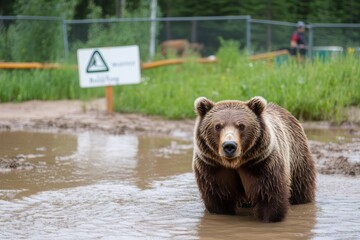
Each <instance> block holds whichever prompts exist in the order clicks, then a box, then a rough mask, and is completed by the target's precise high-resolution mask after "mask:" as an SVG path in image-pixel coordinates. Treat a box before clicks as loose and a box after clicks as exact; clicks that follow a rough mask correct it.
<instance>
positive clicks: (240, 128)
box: [237, 123, 245, 131]
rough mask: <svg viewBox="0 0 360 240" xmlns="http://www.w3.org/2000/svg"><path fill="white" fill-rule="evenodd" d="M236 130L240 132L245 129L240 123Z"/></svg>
mask: <svg viewBox="0 0 360 240" xmlns="http://www.w3.org/2000/svg"><path fill="white" fill-rule="evenodd" d="M237 126H238V129H239V130H240V131H242V130H244V129H245V125H244V124H242V123H238V125H237Z"/></svg>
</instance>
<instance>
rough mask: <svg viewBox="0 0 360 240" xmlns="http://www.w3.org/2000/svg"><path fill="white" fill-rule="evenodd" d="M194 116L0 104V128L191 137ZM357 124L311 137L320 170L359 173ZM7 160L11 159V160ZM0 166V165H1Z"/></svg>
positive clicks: (92, 104) (88, 105)
mask: <svg viewBox="0 0 360 240" xmlns="http://www.w3.org/2000/svg"><path fill="white" fill-rule="evenodd" d="M303 125H304V127H305V128H312V129H314V128H319V129H330V128H334V126H333V125H332V124H330V123H328V122H321V123H316V122H315V123H314V122H311V123H304V124H303ZM193 126H194V120H177V121H173V120H164V119H162V118H160V117H149V116H145V115H142V114H120V113H113V114H108V113H106V112H105V100H104V99H98V100H94V101H89V102H85V103H84V102H82V101H69V100H63V101H29V102H24V103H2V104H0V130H2V131H7V130H50V131H65V132H66V131H74V130H75V131H101V132H106V133H111V134H127V133H132V134H133V133H135V134H139V135H142V134H157V135H167V136H169V135H170V136H176V137H181V138H185V139H188V140H191V139H192V133H193ZM359 126H360V125H359V124H358V123H356V124H344V125H343V126H342V128H344V129H347V131H349V132H350V134H352V135H353V136H354V138H353V139H352V140H351V141H350V142H346V143H340V144H336V143H321V142H314V141H310V146H311V151H312V152H313V155H314V158H315V159H316V161H317V166H318V171H319V172H320V173H323V174H344V175H351V176H356V175H360V127H359ZM9 161H12V162H11V164H10V163H9ZM13 161H14V159H11V160H6V159H0V165H2V166H10V167H11V166H15V167H16V166H18V164H14V162H13ZM0 167H1V166H0Z"/></svg>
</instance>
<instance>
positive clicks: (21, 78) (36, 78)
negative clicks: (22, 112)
mask: <svg viewBox="0 0 360 240" xmlns="http://www.w3.org/2000/svg"><path fill="white" fill-rule="evenodd" d="M102 96H104V90H103V89H101V88H94V89H81V88H80V86H79V80H78V73H77V71H76V70H73V69H57V70H49V69H46V70H0V102H20V101H27V100H32V99H38V100H56V99H83V100H86V99H90V98H96V97H102Z"/></svg>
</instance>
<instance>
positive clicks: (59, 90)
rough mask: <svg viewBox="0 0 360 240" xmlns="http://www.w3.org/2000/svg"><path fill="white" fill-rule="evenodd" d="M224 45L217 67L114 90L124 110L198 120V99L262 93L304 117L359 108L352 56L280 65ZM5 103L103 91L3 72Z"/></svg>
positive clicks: (64, 78)
mask: <svg viewBox="0 0 360 240" xmlns="http://www.w3.org/2000/svg"><path fill="white" fill-rule="evenodd" d="M237 47H238V46H237V44H236V43H234V42H226V43H225V44H224V46H223V47H222V48H221V49H220V51H219V52H218V54H217V58H218V60H219V62H218V63H217V64H198V63H196V62H194V61H190V62H188V63H186V64H183V65H176V66H167V67H162V68H154V69H150V70H143V71H142V77H143V81H142V83H141V84H138V85H128V86H115V87H114V98H115V102H114V107H115V111H118V112H141V113H145V114H150V115H160V116H163V117H166V118H172V119H175V118H192V117H194V116H195V114H194V110H193V102H194V100H195V99H196V98H197V97H199V96H206V97H207V98H209V99H212V100H214V101H219V100H223V99H239V100H248V99H250V98H251V97H253V96H256V95H260V96H263V97H265V98H266V99H267V100H268V101H269V102H274V103H277V104H278V105H280V106H283V107H285V108H286V109H288V110H289V111H290V112H292V113H293V114H294V115H295V116H296V117H298V118H300V119H302V120H333V121H337V122H340V121H343V120H346V114H345V113H344V110H345V109H346V108H347V107H349V106H352V105H355V106H360V59H359V57H357V58H356V57H354V56H348V57H340V58H334V59H331V60H329V61H327V62H325V63H324V62H322V61H320V60H314V61H313V62H311V63H310V62H306V63H302V64H297V63H295V62H293V61H287V62H286V63H283V64H281V66H274V65H271V64H269V63H266V62H250V61H248V60H247V57H246V56H244V55H241V54H239V53H238V51H237ZM0 89H1V91H0V101H2V102H4V101H24V100H29V99H43V100H47V99H89V98H96V97H101V96H104V88H96V89H80V87H79V83H78V74H77V71H74V70H42V71H40V70H36V71H0Z"/></svg>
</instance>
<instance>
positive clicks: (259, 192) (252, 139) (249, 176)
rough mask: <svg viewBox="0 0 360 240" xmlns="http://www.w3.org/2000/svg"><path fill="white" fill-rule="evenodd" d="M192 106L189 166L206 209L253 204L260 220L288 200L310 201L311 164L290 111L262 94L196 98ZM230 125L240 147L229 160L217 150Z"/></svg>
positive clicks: (279, 213) (278, 215) (276, 217)
mask: <svg viewBox="0 0 360 240" xmlns="http://www.w3.org/2000/svg"><path fill="white" fill-rule="evenodd" d="M195 110H196V112H197V114H198V117H197V120H196V126H195V134H194V137H195V139H194V144H195V146H194V156H193V169H194V172H195V176H196V180H197V185H198V187H199V191H200V194H201V197H202V199H203V201H204V204H205V207H206V209H207V210H208V211H209V212H211V213H217V214H235V213H236V209H237V207H238V206H241V207H249V206H251V207H252V208H253V212H254V215H255V216H256V217H258V218H259V219H260V220H261V221H264V222H277V221H282V220H283V219H284V218H285V216H286V213H287V210H288V206H289V203H290V204H301V203H308V202H312V201H314V198H315V188H316V170H315V163H314V161H313V159H312V156H311V153H310V150H309V146H308V144H307V139H306V135H305V133H304V131H303V128H302V127H301V125H300V123H299V121H298V120H297V119H296V118H295V117H293V116H292V115H291V114H290V113H289V112H288V111H286V110H285V109H283V108H281V107H279V106H277V105H275V104H267V103H266V100H264V99H263V98H261V97H255V98H252V99H251V100H250V101H248V102H240V101H222V102H218V103H213V102H211V101H210V100H208V99H206V98H198V99H197V100H196V101H195ZM216 125H217V126H216ZM241 125H244V127H243V126H242V127H239V126H241ZM228 127H232V128H233V127H235V128H236V129H238V131H239V134H237V135H238V136H239V137H238V139H235V140H236V142H237V143H238V148H239V149H241V150H239V152H240V154H239V155H237V156H235V157H234V158H233V159H230V160H229V159H226V158H224V157H222V156H221V155H220V153H219V150H218V149H221V147H220V145H221V143H220V137H219V136H220V135H221V132H222V131H226V130H227V129H229V128H228ZM219 129H220V130H219Z"/></svg>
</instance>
